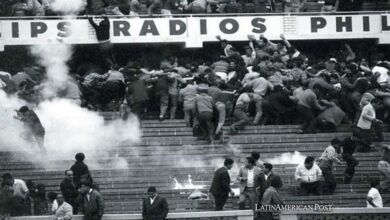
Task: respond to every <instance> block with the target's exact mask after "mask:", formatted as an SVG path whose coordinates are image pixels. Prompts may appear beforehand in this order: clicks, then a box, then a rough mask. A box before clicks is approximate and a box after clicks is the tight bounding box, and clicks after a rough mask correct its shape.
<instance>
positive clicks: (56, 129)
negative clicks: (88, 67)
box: [0, 91, 141, 169]
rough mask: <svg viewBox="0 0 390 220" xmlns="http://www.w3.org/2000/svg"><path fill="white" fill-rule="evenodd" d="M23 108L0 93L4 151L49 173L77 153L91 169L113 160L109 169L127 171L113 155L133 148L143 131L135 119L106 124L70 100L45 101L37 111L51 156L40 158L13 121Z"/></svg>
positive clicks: (123, 162)
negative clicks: (84, 156) (22, 155)
mask: <svg viewBox="0 0 390 220" xmlns="http://www.w3.org/2000/svg"><path fill="white" fill-rule="evenodd" d="M24 104H25V103H23V101H21V100H18V99H17V98H15V97H7V96H6V95H5V93H4V92H3V91H0V106H1V112H2V114H0V124H1V125H3V126H2V132H1V133H0V150H1V151H10V152H19V153H22V154H24V156H25V157H23V159H28V160H30V162H33V163H39V164H40V165H43V166H44V167H45V168H46V169H56V168H63V167H56V163H55V161H58V160H72V159H73V157H74V155H75V154H76V153H78V152H84V153H85V154H86V157H87V162H88V163H89V164H90V165H92V167H98V168H101V166H102V163H100V162H99V160H104V159H108V158H111V159H112V158H114V159H113V160H112V162H111V163H112V164H110V166H109V167H110V168H114V169H115V168H118V169H125V168H128V164H127V161H126V160H125V159H124V158H121V157H119V156H118V155H113V153H114V152H116V150H117V146H118V145H122V144H126V146H129V147H131V145H133V144H134V143H136V142H138V141H139V140H140V137H141V131H140V129H139V122H138V119H137V118H136V117H135V116H131V117H130V118H129V120H127V121H122V120H114V121H111V122H105V121H104V118H103V117H102V116H100V115H99V114H98V113H96V112H91V111H89V110H86V109H83V108H81V107H79V106H78V105H76V104H74V103H72V102H70V101H69V100H64V99H54V100H46V101H43V102H41V103H40V104H39V105H38V107H37V109H35V111H36V113H37V115H38V116H39V118H40V119H41V122H42V124H43V126H44V127H45V130H46V134H45V148H46V150H47V151H48V154H47V155H40V154H39V153H38V152H39V149H38V148H37V147H36V146H34V145H35V144H34V143H33V142H31V141H29V140H26V139H24V133H25V130H24V127H23V124H22V123H21V122H19V121H18V120H16V119H14V118H13V116H15V115H16V113H15V112H14V111H13V110H14V109H18V108H19V107H20V106H22V105H24ZM26 156H27V157H26ZM40 156H42V157H40Z"/></svg>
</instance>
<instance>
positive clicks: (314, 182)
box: [295, 156, 322, 195]
mask: <svg viewBox="0 0 390 220" xmlns="http://www.w3.org/2000/svg"><path fill="white" fill-rule="evenodd" d="M321 178H322V171H321V169H320V168H319V167H318V166H317V165H316V164H315V163H314V157H311V156H309V157H306V159H305V163H304V164H301V165H299V166H298V167H297V169H296V170H295V180H297V181H299V182H300V189H301V193H302V194H303V195H310V194H314V195H320V194H321V183H320V179H321Z"/></svg>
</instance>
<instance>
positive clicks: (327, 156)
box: [210, 136, 390, 220]
mask: <svg viewBox="0 0 390 220" xmlns="http://www.w3.org/2000/svg"><path fill="white" fill-rule="evenodd" d="M357 145H358V144H357V142H356V139H354V138H353V136H352V137H348V138H345V139H343V140H340V139H338V138H335V139H333V140H332V141H331V143H330V145H329V146H328V147H326V148H325V150H324V151H323V153H322V154H321V156H320V157H319V158H318V159H316V158H315V157H313V156H308V157H306V158H305V160H304V161H302V162H301V163H300V164H299V165H298V166H297V167H296V170H295V174H294V177H295V180H296V181H297V184H298V187H297V193H298V195H303V196H309V195H333V194H334V192H335V189H336V185H337V184H336V179H335V177H334V175H333V163H338V164H344V162H345V163H346V169H345V172H344V183H345V184H350V183H351V181H352V178H353V175H354V172H355V167H356V166H357V165H358V164H359V162H358V161H357V160H356V159H355V158H354V157H353V154H354V153H355V150H356V147H357ZM381 148H382V150H383V158H382V159H381V160H380V162H379V165H378V168H379V172H380V173H382V174H383V175H384V176H385V178H384V179H383V181H379V179H377V178H376V177H373V178H370V186H371V188H370V189H369V191H368V194H367V198H366V201H367V208H382V207H384V205H383V200H382V197H381V193H387V192H388V190H389V188H390V185H389V181H390V178H389V177H390V176H389V172H390V170H389V169H388V167H387V166H388V165H389V155H390V147H389V146H381ZM259 159H260V154H259V153H257V152H252V154H251V155H250V156H249V157H246V160H245V165H244V166H243V167H241V168H240V170H239V173H238V176H237V182H238V183H239V184H240V185H239V186H240V194H239V202H238V205H239V209H247V208H248V207H249V209H252V210H254V211H256V212H255V219H267V220H272V219H274V217H273V214H272V212H271V211H270V210H269V209H267V208H266V206H270V205H274V206H276V205H285V204H286V203H285V201H284V199H283V198H282V196H281V195H280V192H279V189H280V188H282V187H283V181H282V178H281V177H280V176H279V175H277V174H276V173H274V172H273V170H272V168H273V166H272V164H270V163H262V162H261V161H260V160H259ZM233 164H234V161H233V159H231V158H227V159H225V161H224V166H223V167H221V168H219V169H217V170H216V171H215V173H214V177H213V181H212V183H211V187H210V193H211V195H212V196H213V198H214V200H215V210H216V211H220V210H223V207H224V205H225V203H226V201H227V199H228V197H229V195H230V196H235V192H234V190H233V189H232V188H231V185H232V184H231V183H232V182H234V180H231V175H230V173H229V170H231V169H232V167H233ZM290 187H292V186H290Z"/></svg>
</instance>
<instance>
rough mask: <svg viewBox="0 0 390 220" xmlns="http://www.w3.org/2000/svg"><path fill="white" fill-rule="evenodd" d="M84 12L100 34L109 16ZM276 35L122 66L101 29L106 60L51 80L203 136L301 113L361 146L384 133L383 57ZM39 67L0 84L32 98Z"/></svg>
mask: <svg viewBox="0 0 390 220" xmlns="http://www.w3.org/2000/svg"><path fill="white" fill-rule="evenodd" d="M90 22H91V23H93V25H95V28H96V30H97V31H96V32H97V34H98V35H99V33H100V34H101V32H99V28H101V27H103V28H106V27H104V26H105V23H108V22H107V20H106V19H104V20H103V21H101V22H100V24H99V25H98V24H95V23H94V21H93V20H92V18H91V19H90ZM108 28H109V27H108ZM103 32H104V33H105V31H103ZM102 35H104V34H102ZM280 37H281V40H280V41H278V42H272V41H270V40H268V39H267V38H266V37H265V36H263V35H260V37H259V38H255V36H253V35H248V40H249V42H248V45H247V46H245V47H244V50H243V51H244V53H242V54H241V53H240V52H239V50H238V49H236V48H235V47H234V46H233V45H232V43H230V42H229V41H227V40H225V39H222V38H221V37H220V36H217V39H218V40H219V41H220V45H221V52H220V53H219V54H218V53H217V54H216V55H215V56H214V59H213V60H211V61H204V60H197V61H193V62H185V61H186V60H185V59H178V58H177V57H175V56H166V57H165V58H163V59H161V62H160V64H159V66H157V67H156V66H155V67H152V66H149V65H145V66H141V65H140V64H139V63H137V61H130V62H128V64H127V65H125V66H123V67H120V66H119V65H118V64H117V63H116V59H115V56H114V55H113V52H112V50H113V48H112V45H111V43H110V42H109V37H108V39H106V38H104V39H103V38H102V41H101V42H100V48H101V51H102V53H101V54H102V55H103V57H104V60H105V63H106V65H104V66H106V68H105V69H104V68H95V67H90V66H88V67H85V66H83V68H79V70H78V75H77V74H74V75H73V76H74V77H73V79H71V80H69V81H67V82H66V83H65V84H64V85H63V87H61V88H58V89H59V93H58V96H59V97H61V98H66V99H69V100H71V101H73V102H74V103H76V104H79V105H81V106H83V107H87V108H92V109H96V110H100V111H120V113H121V116H122V117H123V118H124V119H126V117H127V116H128V114H129V112H130V111H131V112H133V113H134V114H136V115H137V116H139V117H140V118H143V117H145V116H148V115H149V112H153V111H154V110H156V109H158V110H157V111H158V112H159V116H158V118H159V120H165V119H167V118H170V119H175V118H176V117H177V116H178V115H179V114H178V113H183V114H184V120H185V122H186V124H187V126H188V127H192V129H193V133H194V135H195V136H198V137H199V139H206V140H208V141H210V142H214V141H215V140H216V139H218V138H219V137H220V136H221V134H222V133H223V129H222V128H223V126H224V125H225V121H226V118H228V117H230V116H233V117H234V119H235V120H234V121H233V124H231V126H230V127H229V133H231V134H234V133H236V132H237V131H238V130H240V129H243V128H244V127H245V126H246V125H264V124H297V123H302V124H303V125H302V129H301V131H300V132H302V133H315V132H317V131H335V130H336V129H337V127H339V126H340V125H341V124H346V125H348V126H351V127H353V128H354V135H355V137H356V138H357V139H358V140H359V143H360V145H361V146H360V147H359V150H362V151H367V150H369V146H370V145H371V143H372V142H373V140H375V141H378V142H381V141H383V135H382V131H381V127H382V124H383V123H387V122H388V121H389V119H390V114H389V113H390V91H389V88H390V86H389V85H390V75H389V69H390V62H389V61H385V60H375V61H372V65H369V62H368V61H367V60H366V59H365V58H364V57H361V56H359V55H358V54H359V51H354V50H353V48H352V47H351V46H350V45H348V44H345V45H344V47H343V49H342V50H341V51H340V52H339V53H338V54H334V55H332V56H329V58H328V59H327V60H318V59H316V58H315V57H310V56H306V55H305V54H303V52H301V51H300V50H299V49H298V48H296V47H294V46H293V45H292V44H291V43H290V42H289V41H288V40H287V39H286V38H285V37H284V35H281V36H280ZM42 72H44V70H42V69H41V68H37V67H29V68H25V69H24V70H23V71H20V72H18V73H17V74H15V75H11V74H9V73H6V72H0V85H1V89H3V90H4V91H5V92H7V93H9V94H14V93H16V94H17V95H18V96H19V97H21V98H24V99H27V101H30V102H33V100H34V99H35V100H39V98H36V96H37V95H39V94H40V92H39V90H40V89H41V86H40V80H42V79H43V77H42V75H43V74H42ZM32 97H35V98H32ZM22 110H23V111H27V110H28V109H22ZM251 116H253V118H252V117H251ZM27 124H28V123H27ZM30 124H31V126H30V127H34V126H35V124H34V122H31V123H30ZM35 127H43V126H42V125H41V126H35ZM38 130H39V131H38V132H37V134H38V133H39V134H44V129H38ZM372 131H374V132H375V134H376V135H371V133H372ZM36 136H37V135H36ZM39 142H41V143H43V140H40V139H39Z"/></svg>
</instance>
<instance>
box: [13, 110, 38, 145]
mask: <svg viewBox="0 0 390 220" xmlns="http://www.w3.org/2000/svg"><path fill="white" fill-rule="evenodd" d="M16 113H17V116H16V117H15V118H16V119H18V120H20V121H22V122H23V123H24V125H25V126H26V128H27V132H28V134H27V135H28V137H31V138H34V139H35V141H36V143H37V145H38V147H39V148H40V149H41V151H43V152H44V151H45V148H44V139H45V128H44V127H43V126H42V123H41V121H40V120H39V118H38V116H37V114H35V112H34V111H33V110H31V109H29V108H28V107H27V106H22V107H21V108H20V109H19V110H17V111H16Z"/></svg>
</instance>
